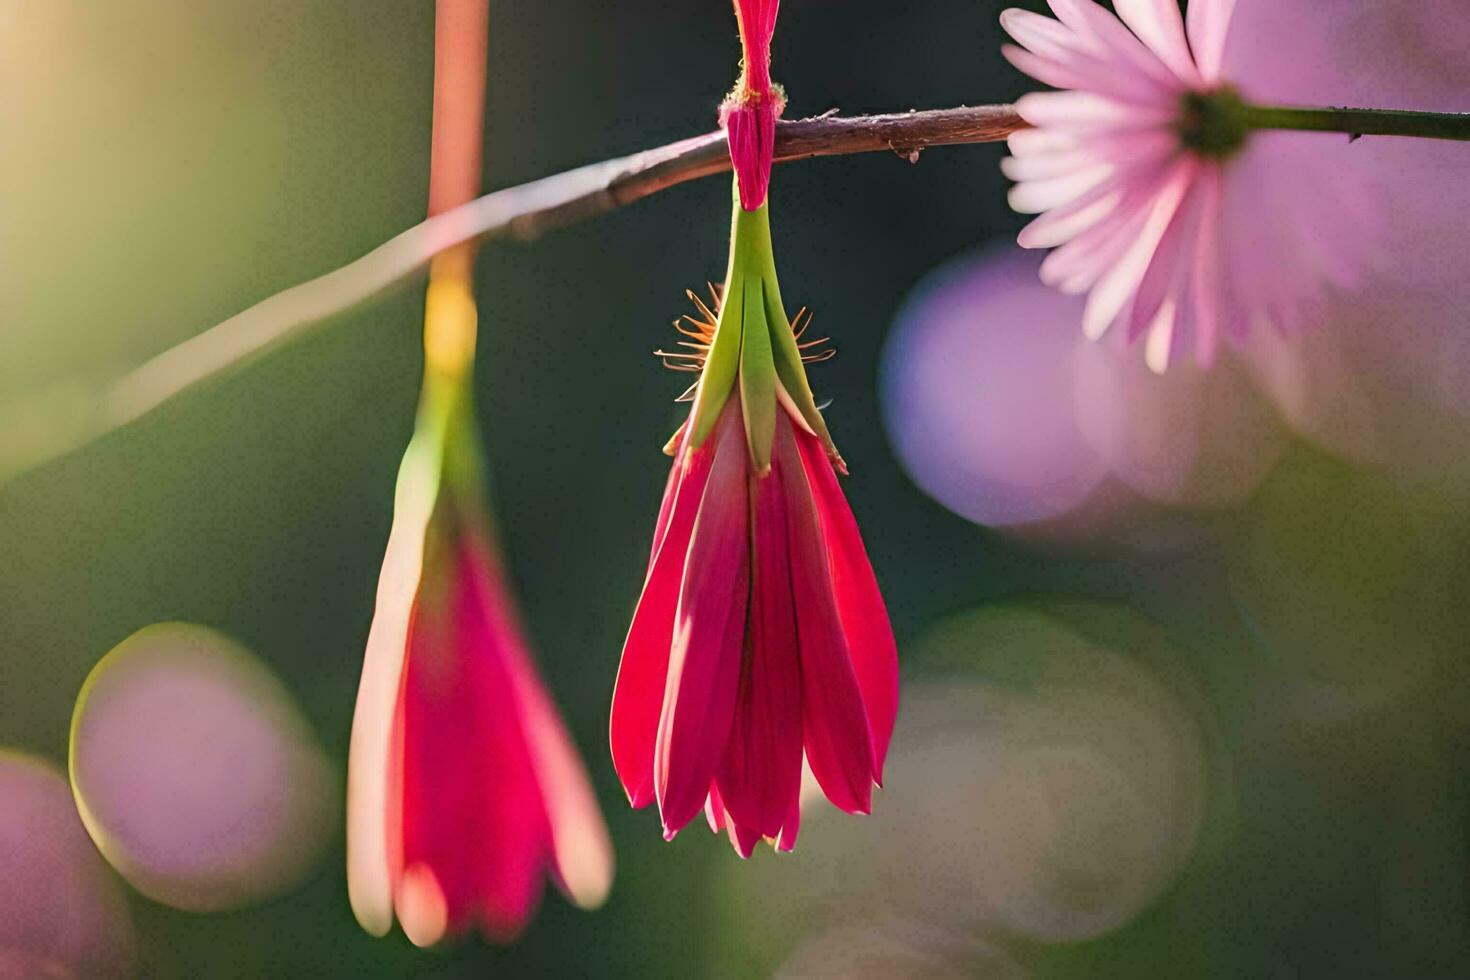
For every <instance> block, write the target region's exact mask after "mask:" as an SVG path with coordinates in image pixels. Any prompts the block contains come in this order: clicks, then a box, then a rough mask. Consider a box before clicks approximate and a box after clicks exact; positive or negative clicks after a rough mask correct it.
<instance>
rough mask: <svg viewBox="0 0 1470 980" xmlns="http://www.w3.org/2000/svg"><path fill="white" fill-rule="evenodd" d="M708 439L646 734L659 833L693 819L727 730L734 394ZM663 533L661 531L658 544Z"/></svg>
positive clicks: (733, 625)
mask: <svg viewBox="0 0 1470 980" xmlns="http://www.w3.org/2000/svg"><path fill="white" fill-rule="evenodd" d="M711 442H712V443H713V452H714V461H713V463H712V464H711V467H710V476H709V481H708V483H707V484H706V485H705V488H704V496H703V498H702V499H701V501H700V505H699V514H698V516H697V517H696V519H695V521H694V531H693V534H692V535H691V536H690V539H689V554H688V557H687V558H686V559H685V562H684V580H683V583H682V585H681V587H680V591H679V607H678V611H677V613H676V615H675V617H674V632H673V645H672V647H671V648H670V650H669V667H668V680H667V682H666V685H665V688H664V700H663V711H662V713H661V714H660V717H659V727H658V736H657V739H656V740H655V743H654V753H653V756H654V773H655V780H654V783H655V788H656V789H657V792H658V804H659V812H660V814H661V816H662V818H663V824H664V835H665V836H666V837H672V836H673V835H674V834H676V833H678V832H679V830H681V829H682V828H683V827H684V825H685V824H687V823H688V822H689V821H690V820H691V819H693V817H694V815H695V814H697V813H698V812H699V809H700V807H702V806H703V805H704V801H705V798H706V797H707V796H708V795H709V790H710V783H711V781H712V780H713V778H714V773H715V767H716V765H718V764H719V762H720V760H721V758H722V757H723V756H724V754H725V747H726V745H727V744H728V743H729V739H730V727H731V723H732V722H733V720H734V714H735V694H736V691H737V689H738V687H739V684H740V660H741V651H742V649H743V648H744V643H745V611H746V606H747V604H748V598H749V591H750V540H749V538H748V534H749V516H750V514H749V510H750V505H749V500H748V490H747V478H748V477H747V474H748V472H749V469H750V464H749V454H748V452H747V450H746V447H745V430H744V426H743V425H742V423H741V417H740V405H739V399H738V398H737V397H731V398H730V400H729V402H728V403H727V404H726V406H725V408H724V409H723V411H722V413H721V417H720V421H719V422H718V423H717V424H716V427H715V432H714V436H713V439H712V440H711ZM672 540H673V536H672V534H671V535H670V536H669V538H668V539H666V540H665V542H664V548H665V549H667V548H668V547H669V545H670V544H671V543H672ZM659 561H660V562H662V561H663V556H662V555H660V556H659Z"/></svg>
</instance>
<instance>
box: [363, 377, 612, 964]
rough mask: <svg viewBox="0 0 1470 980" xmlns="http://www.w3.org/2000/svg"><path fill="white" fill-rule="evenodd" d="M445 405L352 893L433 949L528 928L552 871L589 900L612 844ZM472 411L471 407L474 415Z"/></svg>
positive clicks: (378, 633) (369, 914) (420, 489)
mask: <svg viewBox="0 0 1470 980" xmlns="http://www.w3.org/2000/svg"><path fill="white" fill-rule="evenodd" d="M434 408H435V406H434V405H433V401H432V397H431V396H429V397H426V406H425V410H424V412H423V413H422V415H421V423H420V432H419V434H418V435H416V437H415V441H414V443H413V444H412V445H411V446H410V448H409V451H408V453H407V454H406V455H405V457H404V462H403V469H402V471H401V473H400V479H399V488H398V498H397V501H396V505H395V513H394V526H393V531H392V533H391V535H390V538H389V542H388V550H387V555H386V557H385V558H384V561H383V573H382V577H381V579H380V582H379V588H378V606H377V612H376V615H375V616H374V618H373V626H372V630H371V632H370V634H369V637H368V650H367V656H366V660H365V663H364V665H363V677H362V685H361V687H360V689H359V691H358V701H357V711H356V714H355V716H354V718H353V730H352V746H351V753H350V758H349V772H348V888H349V892H350V895H351V898H352V905H353V909H354V911H355V912H356V914H357V917H358V920H359V921H360V922H361V923H362V925H363V927H364V928H365V929H367V930H368V931H369V932H372V933H374V934H378V935H381V934H383V933H385V932H387V930H388V929H389V928H390V927H391V925H392V922H393V917H394V915H395V913H396V915H397V917H398V919H399V920H400V921H401V922H402V924H403V928H404V931H405V933H407V934H408V937H409V938H410V939H411V940H413V941H414V942H415V943H418V944H419V945H430V944H432V943H434V942H437V941H438V940H439V939H440V938H441V937H443V936H444V935H446V934H450V933H456V932H461V931H464V930H467V929H469V928H471V927H472V926H476V925H477V926H479V928H480V929H481V931H482V932H484V933H485V935H487V936H488V937H490V938H492V939H495V940H501V941H504V940H509V939H512V938H514V937H515V936H516V935H517V934H519V933H520V931H521V930H522V928H523V927H524V926H525V924H526V922H527V921H528V920H529V919H530V917H531V914H532V912H533V911H534V910H535V907H536V905H537V903H538V901H539V899H540V895H541V891H542V887H543V881H544V880H545V878H546V876H547V875H548V874H549V875H550V876H551V877H552V878H553V880H555V881H556V882H557V883H558V884H559V885H560V886H561V887H562V889H563V890H564V891H565V892H566V893H567V894H568V896H569V897H570V898H571V899H572V900H573V901H574V902H576V903H577V904H579V905H583V906H595V905H598V904H600V903H601V901H602V899H603V897H604V896H605V895H606V893H607V889H608V887H609V884H610V882H611V876H612V852H611V847H610V844H609V842H608V839H607V831H606V828H605V827H604V826H603V823H602V816H601V813H600V812H599V810H598V807H597V803H596V800H595V798H594V797H593V794H592V789H591V786H590V784H589V782H588V780H587V776H586V773H585V772H584V771H583V768H582V763H581V760H580V759H579V758H578V756H577V752H576V749H575V747H574V746H573V743H572V741H571V738H570V737H569V735H568V734H567V731H566V729H565V728H564V727H563V725H562V722H561V719H560V718H559V717H558V715H557V712H556V709H555V707H554V706H553V705H552V702H551V699H550V697H549V696H548V694H547V692H546V690H545V688H544V687H543V685H542V683H541V680H540V678H539V676H538V675H537V671H536V669H535V666H534V664H533V663H532V660H531V656H530V652H529V650H528V648H527V646H526V643H525V640H524V638H523V636H522V634H521V630H520V628H519V626H518V624H517V622H516V617H515V613H514V608H513V604H512V602H511V600H510V597H509V593H508V590H507V587H506V583H505V581H504V578H503V574H502V572H501V568H500V564H499V560H498V558H497V557H496V554H495V552H494V549H493V545H492V537H491V535H490V533H489V528H488V526H487V522H488V518H486V517H485V515H484V513H483V510H482V505H481V503H480V501H479V499H478V496H479V495H478V487H477V481H476V479H475V477H474V475H473V474H474V467H473V463H474V462H475V461H474V458H473V454H472V452H471V451H470V449H469V448H468V447H467V446H466V445H465V444H464V442H463V440H465V439H468V438H469V436H467V435H463V434H457V433H456V432H455V431H454V430H455V428H456V426H450V432H449V434H448V436H449V442H450V445H449V447H448V450H447V453H446V451H445V449H444V446H443V443H442V442H441V441H440V440H441V439H442V436H443V434H442V433H440V434H438V435H436V433H435V428H436V426H435V424H434V423H435V417H434V411H433V410H434ZM457 417H458V416H457Z"/></svg>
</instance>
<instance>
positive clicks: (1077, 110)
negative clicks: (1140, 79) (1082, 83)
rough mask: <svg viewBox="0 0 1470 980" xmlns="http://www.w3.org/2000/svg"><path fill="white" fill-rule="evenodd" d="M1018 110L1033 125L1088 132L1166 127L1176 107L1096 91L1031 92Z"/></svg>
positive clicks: (1017, 101)
mask: <svg viewBox="0 0 1470 980" xmlns="http://www.w3.org/2000/svg"><path fill="white" fill-rule="evenodd" d="M1016 112H1018V113H1019V114H1020V116H1021V118H1022V119H1024V120H1026V121H1027V122H1028V123H1030V124H1031V125H1033V126H1045V127H1052V128H1056V129H1060V130H1062V131H1064V132H1069V133H1077V134H1088V133H1098V132H1108V131H1111V130H1118V129H1149V128H1151V127H1156V126H1166V125H1168V124H1169V123H1170V122H1171V121H1172V120H1173V116H1174V112H1175V110H1174V107H1173V106H1144V105H1135V104H1131V103H1127V102H1119V101H1118V100H1117V99H1110V98H1108V97H1107V96H1103V95H1098V94H1096V93H1094V92H1031V93H1029V94H1027V95H1023V96H1021V97H1020V98H1019V99H1017V100H1016Z"/></svg>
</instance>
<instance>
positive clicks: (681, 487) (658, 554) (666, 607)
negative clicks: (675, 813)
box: [609, 443, 714, 807]
mask: <svg viewBox="0 0 1470 980" xmlns="http://www.w3.org/2000/svg"><path fill="white" fill-rule="evenodd" d="M713 455H714V453H713V446H712V445H711V444H709V443H706V445H705V446H702V447H700V448H699V449H694V450H690V451H688V452H687V453H684V454H682V455H681V456H680V457H679V459H677V460H676V461H675V462H674V467H673V471H672V472H671V473H670V474H669V484H668V488H667V490H666V491H665V492H664V503H663V507H662V512H661V513H660V515H659V520H660V525H661V526H660V527H659V528H658V533H657V534H656V535H655V541H654V551H653V558H652V560H651V562H650V564H649V570H648V578H647V580H646V581H645V582H644V583H643V595H642V596H641V597H639V599H638V609H637V611H636V612H635V613H634V614H633V624H632V625H631V626H630V627H629V628H628V639H627V641H626V642H625V643H624V644H623V659H622V663H621V664H619V666H618V682H617V686H616V687H615V688H614V689H613V702H612V718H611V722H610V724H609V729H610V736H611V737H610V741H611V743H612V757H613V768H614V769H616V770H617V773H618V779H619V780H621V781H622V784H623V789H624V791H625V792H627V794H628V801H629V802H630V803H632V804H633V806H635V807H642V806H647V805H648V804H650V803H652V802H653V798H654V791H653V746H654V741H655V739H656V737H657V735H658V719H659V713H660V712H661V711H662V710H663V701H664V685H665V681H666V678H667V675H668V671H669V648H670V646H672V644H673V635H674V613H675V611H676V609H677V608H678V603H679V583H680V580H681V578H682V577H683V575H684V558H685V555H686V553H687V552H688V550H689V536H690V534H691V533H692V532H693V530H694V518H695V516H696V515H697V514H698V513H699V502H700V500H701V498H702V497H703V496H704V489H705V485H706V484H707V483H708V482H709V474H710V461H711V459H712V458H713Z"/></svg>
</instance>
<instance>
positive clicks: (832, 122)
mask: <svg viewBox="0 0 1470 980" xmlns="http://www.w3.org/2000/svg"><path fill="white" fill-rule="evenodd" d="M1025 126H1026V124H1025V123H1024V122H1023V121H1022V120H1021V118H1020V116H1018V115H1017V114H1016V111H1015V109H1014V107H1012V106H1009V105H988V106H973V107H965V106H962V107H959V108H955V109H931V110H924V111H913V112H903V113H889V114H885V115H875V116H854V117H851V118H843V117H840V116H836V115H833V114H828V115H824V116H818V117H814V118H811V119H800V120H794V121H791V122H782V123H780V124H779V126H778V128H777V131H776V160H777V162H778V163H788V162H791V161H795V160H806V159H811V158H813V157H823V156H839V155H845V154H851V153H870V152H877V151H883V150H887V151H891V152H894V153H897V154H899V155H900V156H903V157H906V158H908V159H909V160H910V161H913V160H916V159H917V155H916V154H917V153H919V152H920V151H923V150H926V149H929V148H930V147H936V146H954V145H959V144H968V143H990V142H997V141H999V140H1003V139H1005V138H1006V137H1007V136H1009V135H1010V134H1011V133H1013V132H1015V131H1017V130H1019V129H1023V128H1025ZM729 169H730V155H729V153H728V151H727V148H726V144H725V134H724V133H723V132H713V133H707V134H705V135H703V136H696V137H693V138H691V139H687V140H682V141H680V142H678V143H672V144H669V145H668V146H662V147H658V148H656V149H651V150H645V151H643V152H641V153H635V154H633V155H632V156H627V157H621V158H618V159H614V160H606V161H603V162H601V163H594V164H590V165H588V166H585V167H580V168H578V169H576V170H569V171H567V172H565V173H560V174H555V175H553V176H550V177H544V178H542V179H540V180H536V181H532V182H530V183H528V184H521V185H519V186H516V187H508V188H506V189H504V190H499V191H496V192H494V193H493V194H487V195H485V196H484V197H481V198H478V199H476V200H474V201H471V202H469V203H468V204H464V205H461V206H460V207H457V208H453V209H451V210H448V211H445V212H443V213H442V214H437V215H434V216H433V217H430V218H428V219H427V220H425V221H424V222H422V223H420V224H417V225H415V226H414V227H412V228H409V229H408V230H407V231H404V232H401V233H399V234H398V235H396V236H394V237H393V238H391V239H389V240H388V241H386V242H384V243H383V244H382V245H379V246H378V247H377V248H375V249H373V250H372V251H371V252H368V253H367V254H366V255H364V256H362V257H361V258H359V259H356V260H354V261H352V262H349V263H348V264H346V265H344V266H342V267H340V268H338V269H335V270H333V271H332V272H328V273H326V274H325V275H322V276H319V277H317V278H315V279H311V280H309V281H307V282H304V283H301V284H300V285H297V286H293V287H291V288H289V289H286V290H284V291H283V292H279V293H276V294H275V295H273V296H269V297H267V298H266V299H264V300H262V301H260V302H259V303H257V304H255V305H254V306H252V307H250V308H248V309H246V310H244V311H242V312H240V313H237V314H235V315H234V316H232V317H230V318H229V319H228V320H225V321H224V322H222V323H219V324H217V325H216V326H213V327H210V328H209V329H208V330H205V331H204V332H202V333H200V334H197V335H196V336H194V337H192V338H190V339H189V340H186V341H184V342H183V343H181V344H179V345H177V346H175V347H173V348H170V349H169V350H167V351H164V352H163V353H162V354H159V355H158V356H156V357H154V358H152V359H151V360H148V361H146V362H145V363H143V364H142V365H141V366H140V367H138V368H137V369H136V370H134V371H132V372H131V373H129V374H127V375H124V376H123V377H122V378H121V379H119V380H118V381H117V382H116V383H114V384H113V385H112V386H111V387H109V388H108V389H106V390H105V391H104V392H102V393H101V395H100V398H99V401H98V403H97V404H96V405H95V406H93V408H92V409H90V410H88V411H86V412H85V413H83V414H84V415H85V416H86V417H87V419H88V421H86V422H84V423H82V424H81V425H79V426H77V427H76V429H75V430H74V431H73V432H72V433H71V437H70V438H68V439H65V440H63V442H64V443H65V444H64V445H56V446H53V447H51V448H50V449H49V450H48V451H45V452H44V453H43V454H42V455H44V457H45V458H52V457H54V456H57V455H60V454H61V453H63V452H67V451H69V450H70V449H73V448H75V447H77V446H80V445H82V444H84V443H86V442H88V441H90V440H92V439H95V438H97V437H99V436H101V435H104V434H105V433H107V432H109V431H111V430H113V429H116V428H119V427H121V426H123V425H126V424H128V423H129V422H132V421H134V420H135V419H137V418H139V417H141V416H143V415H145V414H147V413H148V412H151V411H152V410H153V409H155V408H157V407H159V406H160V405H162V404H163V403H164V402H166V401H168V400H169V399H171V398H173V397H174V396H176V395H178V394H180V393H181V392H183V391H185V390H186V389H188V388H191V387H193V386H194V385H196V384H198V383H200V382H201V381H205V380H207V379H209V378H212V377H215V376H216V375H219V374H221V373H223V372H224V371H226V370H229V369H232V368H235V367H239V366H241V365H243V364H245V363H248V362H249V361H251V360H253V359H254V358H256V357H258V356H260V355H261V354H263V353H265V352H266V351H268V350H271V349H273V348H275V347H278V346H280V345H281V344H283V343H285V342H287V341H289V340H291V339H293V338H295V337H297V336H299V335H301V334H302V333H303V332H304V331H305V330H307V329H308V328H310V327H311V326H313V325H315V324H318V323H320V322H321V321H323V320H325V319H327V318H328V317H331V316H332V315H334V314H337V313H341V312H343V311H344V310H347V309H350V308H351V307H354V306H356V305H357V304H359V303H361V302H363V301H365V300H367V299H370V298H371V297H373V296H374V295H376V294H378V293H380V292H382V291H383V290H385V289H387V288H388V287H389V286H392V285H393V284H394V283H396V282H398V281H400V280H402V279H404V278H406V277H407V276H409V275H412V274H413V273H414V272H415V271H417V270H418V269H420V268H422V267H423V266H424V265H426V264H427V263H428V262H429V260H430V259H432V258H433V257H434V256H435V255H438V254H439V253H440V252H443V251H444V250H446V249H449V248H453V247H454V246H456V245H460V244H463V243H465V242H469V241H476V240H478V241H485V240H491V239H498V238H510V239H515V240H519V241H532V240H534V239H537V238H540V237H541V236H542V235H545V234H546V233H548V232H550V231H553V230H555V229H558V228H564V227H566V226H568V225H571V224H575V223H577V222H581V221H586V220H588V219H590V218H595V217H597V216H599V215H603V214H607V213H608V212H611V211H614V210H617V209H618V208H621V207H625V206H627V205H629V204H632V203H634V202H635V201H640V200H642V199H643V198H645V197H648V196H650V195H652V194H656V193H658V192H660V191H663V190H666V189H668V188H670V187H674V186H676V185H678V184H682V183H685V182H687V181H691V180H697V179H699V178H701V177H707V176H710V175H712V174H718V173H722V172H725V171H728V170H729ZM42 461H43V459H41V458H33V459H31V460H29V461H28V462H29V464H30V465H36V464H38V463H40V462H42ZM9 475H10V474H3V473H0V478H4V477H6V476H9Z"/></svg>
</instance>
